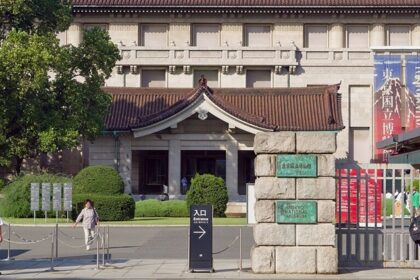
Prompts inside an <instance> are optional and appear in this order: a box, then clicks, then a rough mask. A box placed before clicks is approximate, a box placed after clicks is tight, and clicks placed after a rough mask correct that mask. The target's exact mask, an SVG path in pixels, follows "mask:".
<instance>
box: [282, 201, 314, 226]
mask: <svg viewBox="0 0 420 280" xmlns="http://www.w3.org/2000/svg"><path fill="white" fill-rule="evenodd" d="M276 221H277V223H278V224H316V222H317V203H316V201H290V200H279V201H277V202H276Z"/></svg>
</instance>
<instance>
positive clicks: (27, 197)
mask: <svg viewBox="0 0 420 280" xmlns="http://www.w3.org/2000/svg"><path fill="white" fill-rule="evenodd" d="M66 182H71V179H70V178H68V177H64V176H56V175H51V174H47V173H45V174H40V175H24V176H19V177H17V178H16V179H15V180H13V181H12V182H11V183H10V184H8V185H7V186H6V187H5V189H4V190H3V195H4V197H3V199H1V201H0V215H1V216H3V217H14V218H30V217H33V212H32V211H31V186H30V185H31V183H51V184H52V183H66ZM40 192H41V190H40ZM51 214H52V212H51ZM37 216H38V217H43V216H44V212H43V211H38V213H37ZM48 216H51V215H50V214H48Z"/></svg>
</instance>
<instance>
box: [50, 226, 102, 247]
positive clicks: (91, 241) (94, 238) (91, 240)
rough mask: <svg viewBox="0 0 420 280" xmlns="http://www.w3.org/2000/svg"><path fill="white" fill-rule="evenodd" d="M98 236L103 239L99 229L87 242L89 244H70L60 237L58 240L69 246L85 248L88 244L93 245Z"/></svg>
mask: <svg viewBox="0 0 420 280" xmlns="http://www.w3.org/2000/svg"><path fill="white" fill-rule="evenodd" d="M60 231H61V230H60ZM98 237H99V238H100V239H102V235H101V234H100V232H99V231H98V232H96V234H95V236H94V237H93V238H91V239H90V240H89V241H88V242H87V244H83V245H72V244H69V243H67V242H65V241H63V240H61V239H60V238H58V242H60V243H61V244H63V245H65V246H67V247H70V248H75V249H77V248H83V247H85V246H86V245H92V244H93V242H94V241H95V240H96V239H97V238H98Z"/></svg>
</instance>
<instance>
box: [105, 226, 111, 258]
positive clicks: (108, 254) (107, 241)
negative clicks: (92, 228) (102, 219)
mask: <svg viewBox="0 0 420 280" xmlns="http://www.w3.org/2000/svg"><path fill="white" fill-rule="evenodd" d="M107 230H108V233H107V235H106V243H107V244H106V248H107V261H108V263H109V264H110V263H111V255H110V253H109V225H108V228H107Z"/></svg>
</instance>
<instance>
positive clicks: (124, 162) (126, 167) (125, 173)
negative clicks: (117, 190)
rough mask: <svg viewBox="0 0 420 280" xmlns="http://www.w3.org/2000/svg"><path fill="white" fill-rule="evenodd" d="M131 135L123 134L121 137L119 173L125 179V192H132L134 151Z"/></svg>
mask: <svg viewBox="0 0 420 280" xmlns="http://www.w3.org/2000/svg"><path fill="white" fill-rule="evenodd" d="M131 137H132V136H131V135H121V136H120V137H119V140H118V141H120V145H119V156H120V165H119V173H120V175H121V177H122V179H123V181H124V192H125V193H131V192H132V191H131V168H132V160H131V158H132V151H131Z"/></svg>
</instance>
